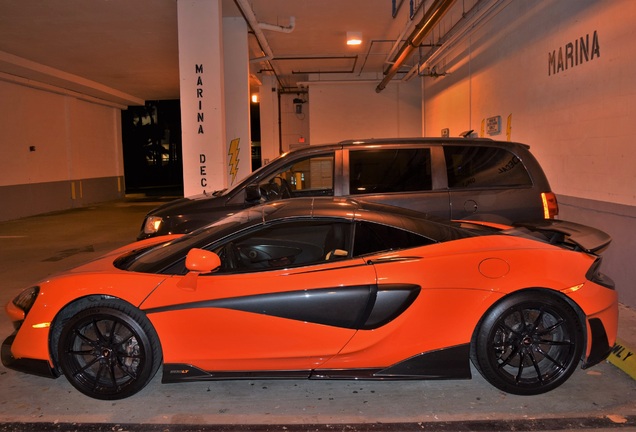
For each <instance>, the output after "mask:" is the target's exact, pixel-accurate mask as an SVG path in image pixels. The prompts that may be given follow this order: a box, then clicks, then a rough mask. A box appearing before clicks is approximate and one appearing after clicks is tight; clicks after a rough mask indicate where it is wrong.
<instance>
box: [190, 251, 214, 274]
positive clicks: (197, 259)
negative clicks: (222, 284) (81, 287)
mask: <svg viewBox="0 0 636 432" xmlns="http://www.w3.org/2000/svg"><path fill="white" fill-rule="evenodd" d="M185 264H186V268H187V269H188V271H191V272H197V273H210V272H213V271H214V270H216V269H218V268H219V267H220V266H221V258H219V256H218V255H217V254H215V253H214V252H210V251H206V250H203V249H197V248H193V249H190V252H188V255H186V262H185Z"/></svg>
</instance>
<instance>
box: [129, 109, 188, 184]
mask: <svg viewBox="0 0 636 432" xmlns="http://www.w3.org/2000/svg"><path fill="white" fill-rule="evenodd" d="M121 124H122V145H123V147H124V176H125V180H126V193H140V192H144V193H147V194H154V193H155V192H159V193H166V192H167V193H169V194H172V195H183V163H182V161H181V107H180V105H179V100H167V101H154V102H148V103H146V105H145V106H142V107H129V108H128V109H127V110H125V111H122V121H121Z"/></svg>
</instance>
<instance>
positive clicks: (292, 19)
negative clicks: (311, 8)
mask: <svg viewBox="0 0 636 432" xmlns="http://www.w3.org/2000/svg"><path fill="white" fill-rule="evenodd" d="M258 26H259V27H260V28H262V29H263V30H270V31H275V32H280V33H291V32H293V31H294V28H295V27H296V17H293V16H290V17H289V25H288V26H282V25H277V24H267V23H258Z"/></svg>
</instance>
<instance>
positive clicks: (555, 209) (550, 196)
mask: <svg viewBox="0 0 636 432" xmlns="http://www.w3.org/2000/svg"><path fill="white" fill-rule="evenodd" d="M541 201H542V203H543V217H544V219H554V218H555V217H556V215H558V214H559V204H558V203H557V199H556V195H555V194H554V193H552V192H541Z"/></svg>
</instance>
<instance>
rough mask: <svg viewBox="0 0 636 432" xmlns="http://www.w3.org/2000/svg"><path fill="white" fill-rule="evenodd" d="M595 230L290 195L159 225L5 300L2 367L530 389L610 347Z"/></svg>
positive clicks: (613, 326)
mask: <svg viewBox="0 0 636 432" xmlns="http://www.w3.org/2000/svg"><path fill="white" fill-rule="evenodd" d="M609 242H610V237H609V236H607V235H606V234H605V233H603V232H602V231H599V230H596V229H594V228H590V227H587V226H583V225H579V224H575V223H571V222H567V221H559V220H542V221H539V222H535V223H527V224H515V225H514V226H507V225H495V224H489V223H486V222H477V221H475V222H468V221H459V222H444V221H440V220H436V219H431V218H428V217H427V216H426V215H423V214H421V213H416V212H413V211H410V210H404V209H400V208H395V207H388V206H381V205H377V204H369V203H364V202H359V201H355V200H351V199H337V198H336V199H334V198H299V199H289V200H281V201H275V202H272V203H269V204H264V205H260V206H256V207H251V208H249V209H247V210H245V211H242V212H238V213H235V214H234V215H231V216H229V217H227V218H225V219H222V220H219V221H218V222H216V223H214V224H212V225H209V226H206V227H204V228H201V229H199V230H197V231H194V232H192V233H190V234H187V235H174V236H165V237H156V238H152V239H148V240H144V241H141V242H137V243H134V244H131V245H130V246H127V247H123V248H120V249H118V250H116V251H113V252H112V253H110V254H108V255H106V256H104V257H102V258H100V259H98V260H96V261H93V262H90V263H88V264H85V265H82V266H80V267H78V268H76V269H74V270H71V271H68V272H66V273H63V274H60V275H58V276H55V277H51V278H48V279H47V280H45V281H42V282H40V283H39V284H37V285H36V286H33V287H31V288H29V289H27V290H25V291H24V292H22V293H21V294H19V295H18V296H17V297H16V298H15V299H14V300H13V301H12V302H10V303H9V304H8V305H7V312H8V314H9V316H10V318H11V319H12V320H13V321H14V324H15V329H16V331H15V332H14V334H12V335H10V336H9V337H8V338H7V339H6V340H5V342H4V344H3V346H2V362H3V364H4V365H5V366H7V367H9V368H13V369H17V370H20V371H23V372H28V373H33V374H38V375H44V376H49V377H58V376H60V375H65V376H66V379H68V380H69V381H70V382H71V384H72V385H73V386H74V387H76V388H77V389H78V390H79V391H80V392H82V393H85V394H86V395H88V396H91V397H94V398H98V399H120V398H125V397H128V396H131V395H133V394H135V393H136V392H138V391H140V390H141V389H142V388H143V387H144V386H145V385H146V384H147V383H148V382H149V381H150V380H151V379H152V378H153V376H154V375H155V373H156V372H157V371H158V369H159V368H160V367H162V373H163V382H177V381H190V380H218V379H232V378H252V379H266V378H293V379H300V378H310V379H330V378H337V379H344V378H355V379H380V380H397V379H442V378H470V377H471V362H472V364H473V365H474V366H475V369H476V370H477V371H479V372H480V373H481V374H482V375H483V376H484V377H485V378H486V380H487V381H489V382H490V383H491V384H492V385H494V386H495V387H497V388H499V389H501V390H503V391H506V392H509V393H514V394H519V395H534V394H539V393H543V392H547V391H550V390H552V389H554V388H555V387H557V386H559V385H561V384H563V383H564V382H565V381H566V380H567V379H568V377H569V376H570V375H571V374H572V373H573V372H574V371H575V369H576V368H577V367H578V366H579V365H581V367H583V368H586V367H590V366H592V365H594V364H596V363H598V362H600V361H602V360H603V359H605V358H606V357H607V355H608V354H609V352H610V350H611V347H612V346H613V344H614V341H615V337H616V331H617V319H618V304H617V294H616V291H615V290H614V285H613V282H612V281H611V279H609V278H608V277H607V276H605V275H604V274H603V273H601V271H600V266H601V256H600V253H601V250H602V249H603V248H605V247H606V246H607V245H608V244H609Z"/></svg>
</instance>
